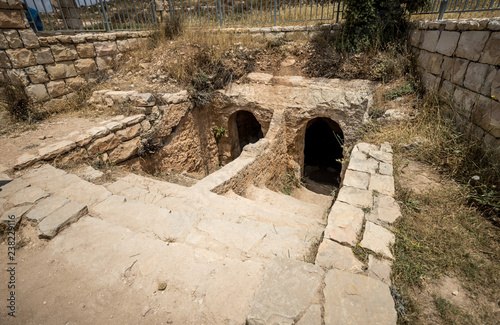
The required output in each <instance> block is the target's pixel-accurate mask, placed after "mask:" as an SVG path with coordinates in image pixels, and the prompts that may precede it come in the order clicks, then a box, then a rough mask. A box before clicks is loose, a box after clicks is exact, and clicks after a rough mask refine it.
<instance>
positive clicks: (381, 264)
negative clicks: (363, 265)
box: [367, 255, 392, 286]
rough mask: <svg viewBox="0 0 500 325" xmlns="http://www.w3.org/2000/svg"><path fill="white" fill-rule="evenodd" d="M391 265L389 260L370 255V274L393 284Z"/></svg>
mask: <svg viewBox="0 0 500 325" xmlns="http://www.w3.org/2000/svg"><path fill="white" fill-rule="evenodd" d="M391 265H392V263H391V262H389V261H387V260H381V259H379V258H376V257H374V256H373V255H370V256H368V273H367V274H368V276H369V277H371V278H374V279H377V280H380V281H382V282H384V283H385V284H387V285H389V286H390V285H391V284H392V283H391Z"/></svg>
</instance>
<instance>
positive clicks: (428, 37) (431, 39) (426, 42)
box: [422, 30, 441, 52]
mask: <svg viewBox="0 0 500 325" xmlns="http://www.w3.org/2000/svg"><path fill="white" fill-rule="evenodd" d="M440 33H441V32H440V31H439V30H431V31H426V32H423V34H424V36H423V42H422V49H424V50H426V51H429V52H436V46H437V43H438V41H439V35H440Z"/></svg>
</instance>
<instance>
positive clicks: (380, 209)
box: [367, 195, 401, 224]
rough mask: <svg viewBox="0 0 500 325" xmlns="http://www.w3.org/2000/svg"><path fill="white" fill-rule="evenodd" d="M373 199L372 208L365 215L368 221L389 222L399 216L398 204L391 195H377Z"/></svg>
mask: <svg viewBox="0 0 500 325" xmlns="http://www.w3.org/2000/svg"><path fill="white" fill-rule="evenodd" d="M373 201H374V204H373V209H372V211H371V212H370V214H369V216H368V217H367V219H368V220H369V221H372V222H375V223H380V222H382V223H388V224H391V223H393V222H395V221H396V220H397V219H398V218H400V217H401V210H400V209H399V205H398V203H397V202H396V200H394V198H393V197H392V196H388V195H377V196H375V197H374V200H373Z"/></svg>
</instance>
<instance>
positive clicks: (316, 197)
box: [290, 186, 333, 211]
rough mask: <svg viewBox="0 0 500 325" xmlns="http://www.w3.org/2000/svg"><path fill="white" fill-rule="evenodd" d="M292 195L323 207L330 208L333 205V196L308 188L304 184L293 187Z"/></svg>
mask: <svg viewBox="0 0 500 325" xmlns="http://www.w3.org/2000/svg"><path fill="white" fill-rule="evenodd" d="M290 196H291V197H293V198H296V199H297V200H300V201H302V202H307V203H313V204H316V205H319V206H320V207H322V208H323V209H325V211H326V210H328V209H329V208H330V207H331V206H332V202H333V196H330V195H323V194H318V193H315V192H313V191H310V190H308V189H307V188H305V187H304V186H300V187H297V188H295V189H293V191H292V193H290Z"/></svg>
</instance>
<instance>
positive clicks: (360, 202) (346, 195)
mask: <svg viewBox="0 0 500 325" xmlns="http://www.w3.org/2000/svg"><path fill="white" fill-rule="evenodd" d="M370 184H371V183H370ZM337 201H340V202H345V203H348V204H351V205H354V206H357V207H359V208H362V209H363V208H371V206H372V204H373V194H372V191H368V190H362V189H359V188H355V187H350V186H342V188H341V189H340V191H339V195H338V196H337Z"/></svg>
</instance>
